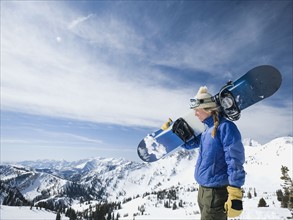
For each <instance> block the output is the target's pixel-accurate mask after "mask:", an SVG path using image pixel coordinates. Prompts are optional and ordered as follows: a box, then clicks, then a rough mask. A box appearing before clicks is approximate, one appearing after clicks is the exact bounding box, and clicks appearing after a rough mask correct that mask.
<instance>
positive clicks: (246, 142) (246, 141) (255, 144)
mask: <svg viewBox="0 0 293 220" xmlns="http://www.w3.org/2000/svg"><path fill="white" fill-rule="evenodd" d="M242 143H243V145H244V146H250V147H259V146H261V144H260V143H258V142H257V141H255V140H253V139H251V138H245V139H243V140H242Z"/></svg>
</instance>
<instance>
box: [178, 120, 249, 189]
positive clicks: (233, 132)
mask: <svg viewBox="0 0 293 220" xmlns="http://www.w3.org/2000/svg"><path fill="white" fill-rule="evenodd" d="M204 123H205V124H206V125H207V129H206V130H205V131H204V132H203V133H202V134H201V135H200V142H199V144H198V146H194V145H193V147H191V146H189V145H188V144H186V145H185V146H184V148H186V149H192V148H195V147H199V156H198V159H197V163H196V168H195V173H194V176H195V180H196V181H197V182H198V184H200V185H202V186H206V187H222V186H227V185H230V186H235V187H241V186H242V185H243V184H244V180H245V171H244V169H243V163H244V160H245V158H244V147H243V144H242V142H241V135H240V133H239V130H238V128H237V127H236V125H235V124H234V123H233V122H231V121H228V120H226V119H225V118H220V124H219V126H218V129H217V132H216V135H215V137H214V138H213V137H212V135H211V133H212V130H213V127H214V122H213V117H212V116H210V117H209V118H207V119H205V120H204Z"/></svg>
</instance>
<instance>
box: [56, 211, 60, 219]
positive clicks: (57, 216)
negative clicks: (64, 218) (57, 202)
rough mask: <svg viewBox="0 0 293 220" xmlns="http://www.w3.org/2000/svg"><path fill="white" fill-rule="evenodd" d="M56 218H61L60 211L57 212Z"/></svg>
mask: <svg viewBox="0 0 293 220" xmlns="http://www.w3.org/2000/svg"><path fill="white" fill-rule="evenodd" d="M56 220H61V215H60V212H57V215H56Z"/></svg>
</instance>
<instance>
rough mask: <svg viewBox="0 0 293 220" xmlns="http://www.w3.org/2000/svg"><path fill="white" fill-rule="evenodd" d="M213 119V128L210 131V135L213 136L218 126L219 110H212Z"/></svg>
mask: <svg viewBox="0 0 293 220" xmlns="http://www.w3.org/2000/svg"><path fill="white" fill-rule="evenodd" d="M212 115H213V120H214V129H213V131H212V137H213V138H215V136H216V132H217V129H218V126H219V112H218V111H212Z"/></svg>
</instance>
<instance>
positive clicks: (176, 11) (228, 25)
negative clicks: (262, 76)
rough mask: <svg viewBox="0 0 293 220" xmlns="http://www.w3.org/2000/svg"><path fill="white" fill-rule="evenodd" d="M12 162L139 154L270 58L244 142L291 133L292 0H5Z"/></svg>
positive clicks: (7, 147) (5, 135) (6, 154)
mask: <svg viewBox="0 0 293 220" xmlns="http://www.w3.org/2000/svg"><path fill="white" fill-rule="evenodd" d="M0 4H1V29H0V31H1V162H3V161H23V160H43V159H55V160H68V161H73V160H80V159H85V158H92V157H114V158H120V157H122V158H126V159H129V160H137V161H139V158H138V156H137V152H136V148H137V145H138V143H139V142H140V140H141V139H143V138H144V136H146V134H147V133H150V132H152V131H154V130H156V129H158V128H159V127H160V126H161V125H162V124H163V123H164V122H165V121H166V120H167V119H168V118H169V117H171V118H173V119H176V118H178V117H179V116H181V115H182V114H184V113H186V112H187V111H188V109H189V98H191V97H193V96H194V95H195V94H196V93H197V90H198V88H199V87H200V86H203V85H206V86H207V87H208V89H209V92H210V93H212V94H216V93H217V92H218V91H219V89H220V88H221V87H222V86H223V85H224V84H225V83H226V82H227V81H229V80H236V79H237V78H238V77H240V76H241V75H243V74H244V73H246V72H247V71H249V70H250V69H252V68H254V67H256V66H259V65H264V64H268V65H272V66H275V67H276V68H277V69H278V70H279V71H280V72H281V73H282V78H283V82H282V85H281V88H280V89H279V90H278V91H277V92H276V93H275V94H274V95H273V96H271V97H270V98H268V99H265V100H263V101H261V102H259V103H257V104H255V105H254V106H252V107H250V108H248V109H246V110H244V111H243V112H242V114H241V118H240V119H239V120H238V121H237V122H236V124H237V126H238V128H239V130H240V132H241V134H242V138H252V139H254V140H256V141H258V142H259V143H261V144H265V143H267V142H269V141H271V140H272V139H274V138H276V137H281V136H288V135H289V136H292V121H293V120H292V81H293V79H292V42H293V40H292V26H293V24H292V21H293V19H292V9H293V7H292V1H285V0H283V1H253V0H252V1H200V0H198V1H13V0H12V1H1V3H0Z"/></svg>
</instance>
